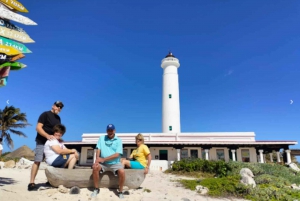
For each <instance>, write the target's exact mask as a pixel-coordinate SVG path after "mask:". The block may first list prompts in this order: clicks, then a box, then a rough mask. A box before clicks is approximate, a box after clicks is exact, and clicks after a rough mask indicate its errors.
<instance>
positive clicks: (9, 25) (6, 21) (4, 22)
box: [0, 18, 26, 33]
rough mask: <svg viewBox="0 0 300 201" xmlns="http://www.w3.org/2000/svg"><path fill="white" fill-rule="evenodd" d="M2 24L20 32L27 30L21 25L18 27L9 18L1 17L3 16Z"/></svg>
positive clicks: (0, 24) (0, 21) (0, 23)
mask: <svg viewBox="0 0 300 201" xmlns="http://www.w3.org/2000/svg"><path fill="white" fill-rule="evenodd" d="M0 26H2V27H6V28H9V29H12V30H15V31H19V32H25V30H24V29H22V28H21V27H18V26H16V25H14V24H13V23H11V22H9V21H8V20H5V19H1V18H0ZM25 33H26V32H25Z"/></svg>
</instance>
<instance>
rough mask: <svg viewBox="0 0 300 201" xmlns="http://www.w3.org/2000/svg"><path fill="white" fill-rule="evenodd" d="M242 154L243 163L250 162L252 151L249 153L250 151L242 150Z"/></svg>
mask: <svg viewBox="0 0 300 201" xmlns="http://www.w3.org/2000/svg"><path fill="white" fill-rule="evenodd" d="M241 154H242V161H243V162H250V151H249V149H242V150H241Z"/></svg>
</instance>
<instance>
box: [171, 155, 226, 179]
mask: <svg viewBox="0 0 300 201" xmlns="http://www.w3.org/2000/svg"><path fill="white" fill-rule="evenodd" d="M172 171H183V172H194V171H201V172H207V173H213V174H215V176H218V177H224V176H226V175H227V172H228V171H229V166H228V164H227V163H225V162H224V161H208V160H202V159H183V160H180V161H175V162H174V163H173V164H172Z"/></svg>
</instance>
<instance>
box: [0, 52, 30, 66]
mask: <svg viewBox="0 0 300 201" xmlns="http://www.w3.org/2000/svg"><path fill="white" fill-rule="evenodd" d="M24 57H25V55H24V54H17V55H13V56H8V55H6V54H4V53H0V65H1V64H4V63H6V62H13V61H17V60H20V59H22V58H24Z"/></svg>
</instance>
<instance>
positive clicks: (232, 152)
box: [231, 149, 236, 161]
mask: <svg viewBox="0 0 300 201" xmlns="http://www.w3.org/2000/svg"><path fill="white" fill-rule="evenodd" d="M231 154H232V161H236V159H235V150H234V149H231Z"/></svg>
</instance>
